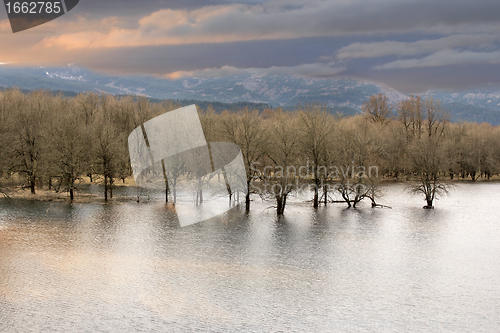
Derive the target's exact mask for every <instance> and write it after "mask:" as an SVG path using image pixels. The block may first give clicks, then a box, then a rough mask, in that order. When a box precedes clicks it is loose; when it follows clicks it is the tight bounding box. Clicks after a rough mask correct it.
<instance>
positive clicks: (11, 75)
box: [0, 63, 500, 125]
mask: <svg viewBox="0 0 500 333" xmlns="http://www.w3.org/2000/svg"><path fill="white" fill-rule="evenodd" d="M0 64H1V63H0ZM0 87H3V88H9V87H17V88H20V89H27V90H35V89H48V90H52V91H69V92H74V93H79V92H87V91H93V92H98V93H101V94H116V95H134V96H144V97H149V98H153V99H171V100H190V101H192V100H196V101H202V102H204V104H206V102H211V103H214V104H218V105H219V108H223V107H224V105H225V104H226V103H236V102H246V103H258V105H259V109H261V108H262V106H263V105H269V106H271V107H283V108H285V109H289V108H293V107H295V106H296V105H297V104H306V103H309V102H317V103H322V104H324V105H326V106H328V107H329V108H330V109H331V110H332V112H340V113H344V114H356V113H359V112H360V109H361V105H362V104H363V102H365V101H366V100H367V99H368V97H369V96H371V95H373V94H378V93H380V92H382V93H385V94H386V95H387V96H388V98H389V99H390V100H391V101H392V102H397V101H400V100H402V99H404V98H406V97H407V95H406V94H403V93H401V92H399V91H397V90H396V89H393V88H392V87H389V86H387V85H385V84H382V83H379V82H374V81H370V80H363V79H358V78H352V77H340V78H307V77H302V76H293V75H276V74H269V73H265V72H262V71H259V70H248V71H246V72H244V73H242V74H238V75H234V76H227V77H190V78H179V79H173V80H171V79H166V78H162V77H155V76H141V75H127V76H117V75H108V74H104V73H98V72H94V71H91V70H88V69H85V68H82V67H79V66H75V65H68V66H65V67H43V66H36V67H16V66H13V65H9V64H3V65H0ZM421 95H422V96H423V97H425V98H427V97H433V98H435V99H439V100H440V101H441V103H442V104H441V105H442V107H443V108H445V109H447V110H449V113H450V116H451V120H452V121H473V122H488V123H490V124H492V125H500V86H486V87H478V88H474V89H469V90H453V91H445V90H435V91H427V92H425V93H423V94H421ZM183 104H185V103H183Z"/></svg>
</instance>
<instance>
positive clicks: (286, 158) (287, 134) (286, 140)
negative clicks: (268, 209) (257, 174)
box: [265, 109, 299, 216]
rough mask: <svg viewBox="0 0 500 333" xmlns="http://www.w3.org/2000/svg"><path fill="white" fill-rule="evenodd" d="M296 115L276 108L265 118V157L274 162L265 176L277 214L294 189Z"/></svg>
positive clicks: (282, 208)
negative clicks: (272, 169)
mask: <svg viewBox="0 0 500 333" xmlns="http://www.w3.org/2000/svg"><path fill="white" fill-rule="evenodd" d="M296 123H297V117H296V116H295V115H294V114H292V113H289V112H284V111H283V110H281V109H278V110H277V111H276V112H275V113H274V114H273V116H272V117H271V118H269V119H267V120H266V125H267V126H266V130H267V131H268V133H269V137H268V149H267V157H268V158H269V160H270V161H271V162H272V163H273V164H274V171H273V172H271V173H270V174H268V175H265V176H267V177H266V178H267V180H268V181H269V183H270V184H269V185H271V194H272V195H273V196H274V199H275V200H276V213H277V215H278V216H281V215H283V213H284V212H285V207H286V201H287V198H288V195H289V194H290V193H291V192H292V191H293V190H294V189H295V184H294V183H295V180H296V177H297V174H296V170H297V165H296V163H297V160H298V155H299V154H298V143H299V141H298V135H297V125H296Z"/></svg>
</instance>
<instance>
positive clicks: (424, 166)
mask: <svg viewBox="0 0 500 333" xmlns="http://www.w3.org/2000/svg"><path fill="white" fill-rule="evenodd" d="M178 107H180V105H177V104H176V103H175V102H173V101H163V102H150V101H149V100H148V99H146V98H132V97H130V96H112V95H99V94H96V93H91V92H89V93H85V94H79V95H77V96H75V97H68V96H62V95H54V94H53V93H51V92H48V91H42V90H40V91H32V92H21V91H19V90H17V89H8V90H4V91H1V92H0V147H1V149H0V184H1V185H0V186H1V189H2V192H3V193H4V195H7V194H5V192H4V189H6V188H9V187H22V188H24V189H26V191H29V192H30V193H31V194H32V195H33V196H36V194H37V190H39V189H48V190H53V191H57V192H68V193H69V194H68V195H69V200H74V198H75V195H76V192H77V190H78V186H79V184H80V183H81V182H82V180H83V179H86V180H88V181H90V182H93V183H98V184H102V185H103V193H104V200H105V201H108V200H109V199H110V198H112V196H113V188H114V186H115V185H116V184H117V183H118V182H119V181H123V182H124V181H125V179H127V178H129V177H131V175H132V171H131V167H130V160H129V155H128V147H127V139H128V135H129V133H130V132H131V131H132V130H133V129H134V128H136V127H137V126H140V125H141V124H142V123H144V122H145V121H147V120H149V119H151V118H153V117H155V116H157V115H160V114H163V113H165V112H168V111H171V110H174V109H176V108H178ZM329 110H331V109H329V108H327V107H326V106H323V105H321V104H305V105H298V106H297V107H296V108H295V109H294V110H288V111H284V110H282V109H280V108H275V109H271V108H268V109H264V110H252V109H249V108H248V107H243V108H241V109H240V110H238V111H234V110H233V111H227V110H226V111H222V112H218V111H215V110H214V108H212V107H211V106H210V105H209V106H207V107H206V108H204V109H201V108H199V107H198V112H199V115H200V120H201V123H202V127H203V130H204V133H205V136H206V139H207V141H208V142H232V143H235V144H237V145H238V146H239V147H240V148H241V151H242V156H243V160H244V163H245V166H246V171H247V184H248V188H249V189H250V191H249V193H248V194H247V195H246V198H245V207H246V209H250V205H251V197H250V196H251V194H259V195H260V196H261V197H263V199H268V200H272V201H274V202H275V204H276V206H275V207H276V211H277V214H278V215H281V214H283V213H284V211H285V207H286V202H287V198H288V197H289V196H290V195H291V194H292V193H293V192H294V191H297V190H298V189H299V187H300V188H302V185H303V184H307V185H308V190H310V192H311V204H312V205H313V206H314V207H318V206H319V205H327V204H329V203H338V202H342V203H345V204H346V205H347V206H348V207H356V205H357V204H358V203H359V202H361V201H363V200H365V199H366V200H369V201H370V202H371V205H372V206H373V207H376V206H379V204H378V203H377V198H378V197H379V192H380V191H379V189H380V186H381V184H383V183H384V182H388V181H393V180H396V181H398V180H399V181H405V182H408V184H409V188H410V189H411V190H412V191H414V192H416V193H419V194H420V195H422V196H423V198H424V199H425V206H424V208H432V207H433V202H434V200H435V198H436V197H437V196H439V195H442V194H444V193H446V192H447V191H448V188H449V187H450V186H452V184H453V183H454V181H456V180H457V179H468V180H471V181H476V180H478V179H479V178H483V179H487V180H489V179H491V178H492V177H494V176H496V175H498V174H499V173H500V145H499V144H498V143H499V142H500V129H499V128H498V127H494V126H491V125H489V124H487V123H483V124H477V123H451V122H450V121H449V115H448V114H447V112H446V111H445V110H444V109H443V108H442V107H441V106H440V103H439V101H438V100H433V99H430V98H429V99H423V98H422V97H420V96H410V97H408V98H407V99H406V100H403V101H400V102H398V103H390V101H389V100H388V98H387V97H386V96H385V95H383V94H378V95H373V96H370V97H369V98H368V99H367V101H366V102H365V103H364V105H363V106H362V112H361V114H359V115H355V116H347V117H345V116H342V115H339V114H332V113H331V112H329ZM301 167H302V170H304V168H306V171H307V172H306V174H305V175H306V176H301V175H300V170H301ZM346 171H350V172H346ZM302 175H304V174H302ZM268 185H271V188H272V191H268V190H263V189H268V188H269V186H268ZM166 194H167V195H166V200H167V201H168V200H169V199H168V198H169V193H168V191H167V193H166Z"/></svg>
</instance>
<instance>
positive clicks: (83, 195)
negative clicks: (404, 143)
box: [0, 176, 500, 203]
mask: <svg viewBox="0 0 500 333" xmlns="http://www.w3.org/2000/svg"><path fill="white" fill-rule="evenodd" d="M443 181H444V182H447V183H451V184H455V185H458V184H462V183H466V184H474V183H496V182H500V176H493V177H491V178H490V179H486V178H479V179H477V180H475V181H473V180H471V179H470V178H454V179H453V180H450V179H443ZM412 182H414V181H412V180H409V179H401V178H398V179H394V178H390V179H382V180H381V181H380V183H379V184H380V186H385V185H391V184H411V183H412ZM89 186H99V187H102V185H100V184H99V182H96V181H93V182H91V181H90V179H89V178H88V177H84V178H82V180H81V182H79V183H78V185H76V188H77V189H76V191H75V193H74V199H73V202H74V203H105V201H104V194H103V193H102V191H94V192H88V191H83V190H81V188H84V187H89ZM132 188H136V184H135V181H134V178H133V177H127V178H126V179H125V181H122V180H119V181H117V182H116V183H115V184H114V190H113V198H108V203H113V202H130V201H138V200H139V201H148V198H147V196H146V195H144V194H142V195H138V194H134V195H131V194H130V193H128V194H126V195H124V194H122V192H123V191H121V189H132ZM102 190H103V189H102ZM0 197H5V198H11V199H23V200H37V201H55V202H71V200H70V196H69V192H66V191H59V192H56V191H55V189H50V190H49V189H48V188H47V187H46V186H44V187H43V188H41V187H38V186H37V187H36V194H31V192H30V189H29V188H27V187H26V186H23V185H19V184H13V183H12V182H11V183H4V184H2V183H1V182H0Z"/></svg>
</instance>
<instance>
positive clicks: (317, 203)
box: [313, 177, 319, 208]
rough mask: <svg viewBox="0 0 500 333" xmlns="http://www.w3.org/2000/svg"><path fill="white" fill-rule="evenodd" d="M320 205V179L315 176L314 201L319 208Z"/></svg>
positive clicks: (314, 204)
mask: <svg viewBox="0 0 500 333" xmlns="http://www.w3.org/2000/svg"><path fill="white" fill-rule="evenodd" d="M318 206H319V179H318V178H316V177H315V178H314V202H313V207H314V208H318Z"/></svg>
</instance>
